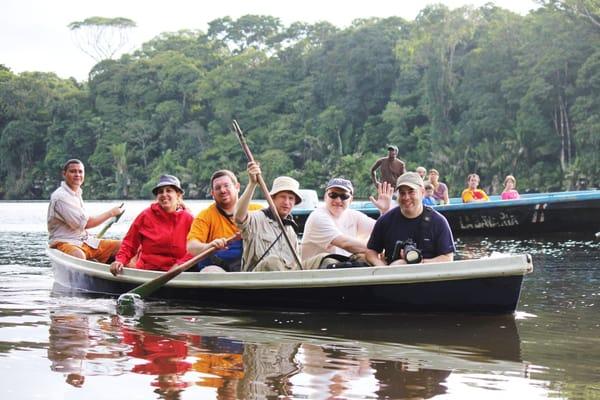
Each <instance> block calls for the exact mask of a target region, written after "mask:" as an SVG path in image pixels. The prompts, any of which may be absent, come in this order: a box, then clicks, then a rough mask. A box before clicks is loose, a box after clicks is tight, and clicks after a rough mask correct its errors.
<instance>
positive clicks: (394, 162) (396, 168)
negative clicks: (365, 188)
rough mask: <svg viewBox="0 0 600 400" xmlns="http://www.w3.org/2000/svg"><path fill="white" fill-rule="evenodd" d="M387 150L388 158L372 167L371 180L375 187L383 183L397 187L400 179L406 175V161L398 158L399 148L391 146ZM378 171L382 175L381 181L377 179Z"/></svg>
mask: <svg viewBox="0 0 600 400" xmlns="http://www.w3.org/2000/svg"><path fill="white" fill-rule="evenodd" d="M387 149H388V156H387V157H382V158H380V159H379V160H377V161H375V164H373V166H372V167H371V180H372V181H373V185H375V187H377V185H378V184H380V183H383V182H387V183H388V185H391V186H392V187H396V181H397V180H398V177H399V176H400V175H402V174H403V173H404V161H402V160H400V159H398V158H397V156H398V147H396V146H394V145H389V146H388V147H387ZM377 170H379V173H380V174H381V179H377Z"/></svg>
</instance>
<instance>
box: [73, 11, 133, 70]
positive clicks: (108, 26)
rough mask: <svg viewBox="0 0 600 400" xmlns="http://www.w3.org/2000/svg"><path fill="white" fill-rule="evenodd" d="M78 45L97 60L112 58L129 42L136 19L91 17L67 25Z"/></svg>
mask: <svg viewBox="0 0 600 400" xmlns="http://www.w3.org/2000/svg"><path fill="white" fill-rule="evenodd" d="M67 26H68V28H69V29H70V30H71V32H72V33H73V36H74V38H75V42H76V44H77V47H79V49H80V50H81V51H83V52H84V53H85V54H87V55H88V56H90V57H91V58H92V59H94V60H95V61H96V62H100V61H102V60H107V59H112V58H114V57H115V56H116V54H117V53H118V52H119V51H121V50H123V49H124V48H125V46H127V43H128V42H129V31H130V30H131V29H133V28H135V27H136V24H135V22H134V21H132V20H130V19H128V18H123V17H117V18H106V17H90V18H86V19H84V20H83V21H74V22H71V23H70V24H69V25H67Z"/></svg>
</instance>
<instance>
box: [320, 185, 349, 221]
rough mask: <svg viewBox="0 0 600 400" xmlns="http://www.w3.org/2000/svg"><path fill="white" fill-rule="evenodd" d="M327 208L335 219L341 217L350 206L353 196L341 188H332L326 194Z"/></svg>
mask: <svg viewBox="0 0 600 400" xmlns="http://www.w3.org/2000/svg"><path fill="white" fill-rule="evenodd" d="M324 201H325V207H327V211H329V213H331V215H333V216H334V217H339V216H340V215H342V213H343V212H344V211H345V210H346V209H347V208H348V207H349V206H350V203H351V202H352V194H350V192H348V191H347V190H344V189H341V188H336V187H334V188H330V189H328V190H327V191H326V192H325V198H324Z"/></svg>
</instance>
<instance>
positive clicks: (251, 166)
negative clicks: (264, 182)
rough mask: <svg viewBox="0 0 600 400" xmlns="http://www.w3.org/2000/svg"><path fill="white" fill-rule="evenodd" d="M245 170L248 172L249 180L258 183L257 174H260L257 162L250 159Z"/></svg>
mask: <svg viewBox="0 0 600 400" xmlns="http://www.w3.org/2000/svg"><path fill="white" fill-rule="evenodd" d="M246 171H247V172H248V177H249V179H250V182H252V183H254V184H258V175H260V174H261V171H260V166H259V165H258V163H256V162H254V161H250V162H249V163H248V169H247V170H246Z"/></svg>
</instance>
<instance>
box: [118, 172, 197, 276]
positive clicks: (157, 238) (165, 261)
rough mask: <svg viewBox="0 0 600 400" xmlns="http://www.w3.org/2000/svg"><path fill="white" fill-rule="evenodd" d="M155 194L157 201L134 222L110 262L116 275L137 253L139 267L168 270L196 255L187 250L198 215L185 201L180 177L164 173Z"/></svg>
mask: <svg viewBox="0 0 600 400" xmlns="http://www.w3.org/2000/svg"><path fill="white" fill-rule="evenodd" d="M152 193H154V195H155V196H156V202H155V203H152V205H151V206H150V207H148V208H147V209H145V210H144V211H142V212H141V213H140V215H138V216H137V217H136V219H135V220H134V221H133V224H132V225H131V227H130V228H129V231H128V232H127V235H125V238H124V239H123V242H122V243H121V248H120V249H119V252H118V253H117V255H116V257H115V261H114V262H113V263H112V264H111V265H110V272H112V274H113V275H117V274H119V273H120V272H122V271H123V266H124V265H127V264H128V263H129V262H130V261H131V259H132V258H133V257H134V256H136V255H138V259H137V262H136V263H135V267H136V268H140V269H151V270H159V271H168V270H169V269H170V268H171V267H172V266H173V265H177V264H180V263H182V262H185V261H187V260H189V259H190V258H192V256H191V255H190V254H189V253H187V251H186V241H187V234H188V232H189V230H190V227H191V226H192V221H193V220H194V217H193V216H192V214H191V213H190V212H189V210H188V209H187V208H186V207H185V204H184V203H183V189H181V184H180V182H179V179H177V178H176V177H175V176H173V175H162V176H161V177H160V179H159V181H158V183H157V184H156V186H155V187H154V189H152ZM138 250H139V254H138Z"/></svg>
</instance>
